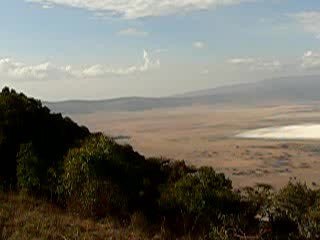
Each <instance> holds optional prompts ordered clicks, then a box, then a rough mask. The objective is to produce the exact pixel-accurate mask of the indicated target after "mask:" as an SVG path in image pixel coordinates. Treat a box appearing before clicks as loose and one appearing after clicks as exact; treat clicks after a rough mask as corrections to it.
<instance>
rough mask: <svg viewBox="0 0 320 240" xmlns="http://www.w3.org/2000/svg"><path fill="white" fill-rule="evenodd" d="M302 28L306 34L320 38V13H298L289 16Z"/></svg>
mask: <svg viewBox="0 0 320 240" xmlns="http://www.w3.org/2000/svg"><path fill="white" fill-rule="evenodd" d="M290 16H292V17H293V18H294V19H296V20H297V21H298V22H299V23H300V24H301V25H302V26H303V28H304V30H305V31H306V32H309V33H312V34H314V35H315V36H316V37H317V38H320V11H309V12H307V11H306V12H300V13H297V14H291V15H290Z"/></svg>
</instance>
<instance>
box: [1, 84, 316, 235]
mask: <svg viewBox="0 0 320 240" xmlns="http://www.w3.org/2000/svg"><path fill="white" fill-rule="evenodd" d="M0 110H1V111H0V163H1V168H0V169H1V171H0V239H39V238H41V239H152V238H154V239H163V240H167V239H199V240H200V239H208V240H239V239H257V240H258V239H268V240H271V239H299V240H301V239H319V237H320V224H319V222H320V221H319V219H320V218H319V216H320V210H319V201H320V190H319V189H311V188H310V187H308V186H307V185H306V184H303V183H300V182H293V181H292V182H289V183H288V184H287V185H286V186H284V187H283V188H282V189H281V190H280V191H275V190H274V189H273V188H272V187H271V186H269V185H267V184H259V185H256V186H254V187H246V188H242V189H235V188H234V187H233V183H232V181H231V180H230V179H229V178H227V177H226V176H225V175H224V174H223V173H218V172H216V171H215V170H214V169H213V168H212V167H201V168H195V167H192V166H188V165H187V164H186V163H185V162H184V161H173V160H171V159H163V158H146V157H145V156H143V155H141V154H139V153H138V152H136V151H135V150H134V149H133V148H132V147H131V146H130V145H120V144H118V143H117V142H115V141H114V139H112V138H110V137H108V136H105V135H104V134H102V133H90V132H89V131H88V130H87V129H86V128H85V127H80V126H78V125H77V124H75V123H74V122H73V121H72V120H71V119H68V118H63V117H62V116H61V115H60V114H52V113H50V110H49V109H48V108H46V107H43V106H42V103H41V102H40V101H38V100H35V99H32V98H28V97H27V96H25V95H24V94H22V93H21V94H19V93H16V92H15V91H14V90H10V89H8V88H4V89H3V90H2V92H1V93H0ZM310 236H311V238H310Z"/></svg>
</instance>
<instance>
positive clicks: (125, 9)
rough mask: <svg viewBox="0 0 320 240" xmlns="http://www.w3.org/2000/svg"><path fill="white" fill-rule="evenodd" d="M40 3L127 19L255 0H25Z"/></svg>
mask: <svg viewBox="0 0 320 240" xmlns="http://www.w3.org/2000/svg"><path fill="white" fill-rule="evenodd" d="M25 1H26V2H32V3H38V4H41V5H62V6H69V7H75V8H81V9H86V10H89V11H94V12H99V13H100V14H102V15H106V14H112V15H119V16H121V17H124V18H127V19H136V18H141V17H150V16H164V15H169V14H175V13H180V12H189V11H192V10H202V9H209V8H215V7H219V6H228V5H235V4H240V3H242V2H252V1H255V0H25Z"/></svg>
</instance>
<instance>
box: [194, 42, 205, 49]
mask: <svg viewBox="0 0 320 240" xmlns="http://www.w3.org/2000/svg"><path fill="white" fill-rule="evenodd" d="M205 46H206V45H205V43H204V42H201V41H198V42H194V43H193V47H194V48H198V49H202V48H204V47H205Z"/></svg>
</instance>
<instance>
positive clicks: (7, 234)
mask: <svg viewBox="0 0 320 240" xmlns="http://www.w3.org/2000/svg"><path fill="white" fill-rule="evenodd" d="M0 194H1V196H0V239H1V240H2V239H3V240H4V239H12V240H14V239H17V240H27V239H28V240H30V239H48V240H50V239H52V240H53V239H54V240H67V239H68V240H72V239H77V240H79V239H83V240H84V239H85V240H96V239H126V240H127V239H132V240H138V239H141V240H144V239H152V238H154V237H150V236H147V235H146V234H143V233H142V231H140V229H139V227H137V226H135V225H134V224H131V225H130V226H128V227H124V226H120V225H119V224H117V223H115V222H114V221H112V220H108V219H105V220H102V221H95V220H92V219H82V218H80V217H78V216H74V215H72V214H67V213H65V212H64V211H62V210H61V209H59V208H57V207H55V206H53V205H51V204H48V203H45V202H44V201H41V200H36V199H33V198H30V197H27V196H25V195H21V194H20V195H16V194H3V193H1V192H0ZM138 222H139V221H138ZM154 239H156V238H154ZM158 239H161V238H158Z"/></svg>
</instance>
